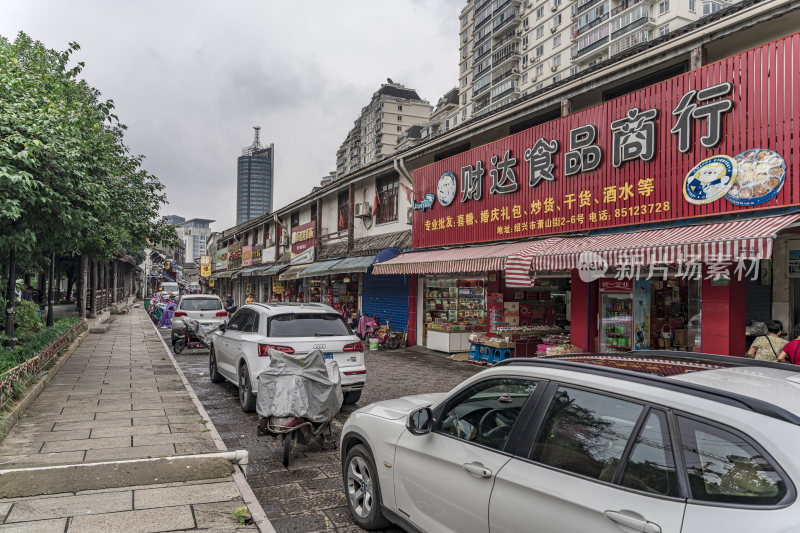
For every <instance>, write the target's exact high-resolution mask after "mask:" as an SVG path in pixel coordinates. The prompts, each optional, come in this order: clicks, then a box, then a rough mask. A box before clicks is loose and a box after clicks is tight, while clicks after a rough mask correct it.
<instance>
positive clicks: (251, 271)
mask: <svg viewBox="0 0 800 533" xmlns="http://www.w3.org/2000/svg"><path fill="white" fill-rule="evenodd" d="M259 270H261V267H248V268H245V269H242V270H241V271H240V272H239V273H240V275H242V276H245V277H247V276H258V275H259V272H258V271H259Z"/></svg>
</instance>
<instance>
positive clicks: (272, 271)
mask: <svg viewBox="0 0 800 533" xmlns="http://www.w3.org/2000/svg"><path fill="white" fill-rule="evenodd" d="M287 268H289V263H278V264H276V265H271V266H268V267H266V268H262V269H261V275H262V276H274V275H276V274H278V273H280V272H283V271H284V270H286V269H287Z"/></svg>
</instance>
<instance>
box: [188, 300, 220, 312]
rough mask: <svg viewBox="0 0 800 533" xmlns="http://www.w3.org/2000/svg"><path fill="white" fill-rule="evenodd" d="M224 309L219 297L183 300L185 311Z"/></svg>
mask: <svg viewBox="0 0 800 533" xmlns="http://www.w3.org/2000/svg"><path fill="white" fill-rule="evenodd" d="M219 309H222V302H221V301H220V300H219V299H217V298H186V299H184V300H181V310H183V311H217V310H219Z"/></svg>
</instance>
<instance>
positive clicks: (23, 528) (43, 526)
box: [0, 518, 67, 533]
mask: <svg viewBox="0 0 800 533" xmlns="http://www.w3.org/2000/svg"><path fill="white" fill-rule="evenodd" d="M66 527H67V519H66V518H55V519H52V520H37V521H35V522H21V523H17V524H4V525H2V526H0V533H64V528H66Z"/></svg>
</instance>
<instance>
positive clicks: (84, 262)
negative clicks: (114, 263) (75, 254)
mask: <svg viewBox="0 0 800 533" xmlns="http://www.w3.org/2000/svg"><path fill="white" fill-rule="evenodd" d="M80 264H81V269H80V271H79V272H78V283H79V284H80V290H79V291H78V298H77V299H78V300H80V308H79V309H78V310H79V312H80V315H81V318H86V276H87V274H88V270H89V260H88V259H87V258H86V256H85V255H82V256H81V263H80Z"/></svg>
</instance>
